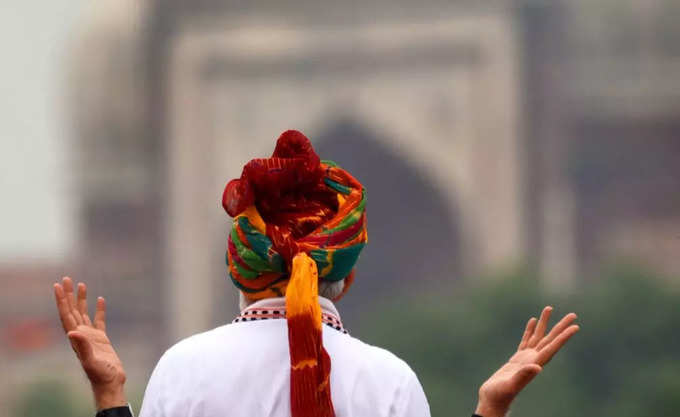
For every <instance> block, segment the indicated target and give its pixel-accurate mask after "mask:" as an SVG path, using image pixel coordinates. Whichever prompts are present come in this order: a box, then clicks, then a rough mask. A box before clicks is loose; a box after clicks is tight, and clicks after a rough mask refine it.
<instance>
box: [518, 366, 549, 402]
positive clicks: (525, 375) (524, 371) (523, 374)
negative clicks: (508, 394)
mask: <svg viewBox="0 0 680 417" xmlns="http://www.w3.org/2000/svg"><path fill="white" fill-rule="evenodd" d="M542 369H543V368H542V367H541V366H539V365H536V364H533V363H532V364H529V365H526V366H524V367H522V368H521V369H520V370H519V371H517V373H515V375H513V376H512V386H513V388H514V391H515V395H517V394H518V393H519V392H520V391H521V390H522V389H523V388H524V387H526V386H527V384H528V383H529V382H531V380H532V379H534V377H535V376H536V375H538V373H539V372H541V370H542Z"/></svg>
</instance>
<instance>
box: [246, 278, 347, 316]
mask: <svg viewBox="0 0 680 417" xmlns="http://www.w3.org/2000/svg"><path fill="white" fill-rule="evenodd" d="M344 288H345V279H344V278H343V279H341V280H340V281H333V282H328V281H320V282H319V295H320V296H321V297H323V298H328V299H329V300H333V299H335V298H336V297H337V296H339V295H340V294H341V293H342V290H343V289H344ZM254 302H255V301H253V300H249V299H247V298H246V297H245V296H244V295H243V293H242V292H240V291H239V297H238V304H239V308H240V309H241V310H243V309H245V308H246V307H248V306H249V305H251V304H252V303H254Z"/></svg>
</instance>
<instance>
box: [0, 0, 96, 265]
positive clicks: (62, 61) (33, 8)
mask: <svg viewBox="0 0 680 417" xmlns="http://www.w3.org/2000/svg"><path fill="white" fill-rule="evenodd" d="M86 6H87V3H86V1H85V0H58V1H54V0H50V1H44V0H23V1H15V2H11V3H9V4H8V3H5V4H4V5H3V6H2V9H0V46H1V49H2V51H3V53H2V55H0V63H1V65H2V71H1V72H0V74H1V76H0V91H1V92H2V94H0V114H1V115H2V119H0V120H2V123H0V196H1V197H0V202H1V204H2V210H1V211H0V213H1V214H2V215H1V216H0V262H3V261H7V260H12V259H17V258H32V257H41V258H42V257H60V256H62V255H65V254H67V253H68V252H69V251H70V249H71V247H72V244H73V237H74V236H73V235H74V233H73V232H74V231H73V225H74V221H73V217H74V216H73V214H72V211H71V205H70V200H71V197H70V196H69V189H70V185H69V177H70V172H69V167H68V159H69V155H68V154H67V150H68V149H67V147H66V145H67V143H66V140H67V137H68V136H67V133H68V132H67V130H66V128H67V126H68V125H67V123H65V121H66V120H65V117H66V115H65V113H64V112H63V110H62V109H63V108H64V94H63V89H64V85H63V82H62V81H63V80H64V78H65V71H66V58H67V56H68V53H69V46H70V44H71V42H72V39H73V38H74V36H75V35H76V34H77V30H78V26H79V23H80V21H81V20H82V19H81V17H82V16H83V15H84V11H85V10H84V8H85V7H86Z"/></svg>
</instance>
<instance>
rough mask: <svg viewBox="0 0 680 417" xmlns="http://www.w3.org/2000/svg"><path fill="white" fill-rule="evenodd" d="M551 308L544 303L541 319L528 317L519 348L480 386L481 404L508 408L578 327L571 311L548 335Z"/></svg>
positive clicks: (498, 408)
mask: <svg viewBox="0 0 680 417" xmlns="http://www.w3.org/2000/svg"><path fill="white" fill-rule="evenodd" d="M551 312H552V307H545V308H544V309H543V312H542V313H541V318H540V319H539V320H536V318H534V317H532V318H531V319H530V320H529V322H528V323H527V326H526V329H525V330H524V335H523V336H522V340H521V341H520V343H519V346H518V348H517V352H515V354H514V355H512V357H511V358H510V360H508V362H507V363H505V365H503V366H502V367H501V368H500V369H498V370H497V371H496V372H495V373H494V374H493V375H492V376H491V377H490V378H489V379H488V380H486V382H484V384H482V386H481V388H480V389H479V397H480V404H491V405H492V406H493V408H494V409H496V410H507V409H508V407H509V406H510V403H511V402H512V400H513V399H514V398H515V397H516V396H517V394H519V392H520V391H521V390H522V389H523V388H524V387H525V386H526V385H527V384H528V383H529V382H531V380H532V379H533V378H534V377H535V376H536V375H538V373H539V372H541V370H542V369H543V366H544V365H545V364H547V363H548V362H549V361H550V359H552V357H553V356H554V355H555V353H557V351H559V350H560V348H561V347H562V346H563V345H564V344H565V343H566V342H567V340H569V338H570V337H571V336H573V335H574V334H575V333H576V332H577V331H578V330H579V326H578V325H575V324H574V325H572V324H571V323H572V322H573V321H574V320H575V319H576V314H574V313H569V314H567V315H566V316H564V317H563V318H562V320H560V321H559V322H558V323H557V324H556V325H555V326H554V327H553V328H552V330H551V331H550V333H548V334H547V335H545V331H546V329H547V326H548V319H549V318H550V313H551ZM480 414H481V413H480ZM487 414H489V413H487ZM482 415H484V414H482Z"/></svg>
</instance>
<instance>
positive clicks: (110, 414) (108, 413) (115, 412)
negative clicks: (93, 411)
mask: <svg viewBox="0 0 680 417" xmlns="http://www.w3.org/2000/svg"><path fill="white" fill-rule="evenodd" d="M95 417H133V415H132V409H130V405H126V406H124V407H113V408H105V409H103V410H100V411H99V412H97V415H96V416H95Z"/></svg>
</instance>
